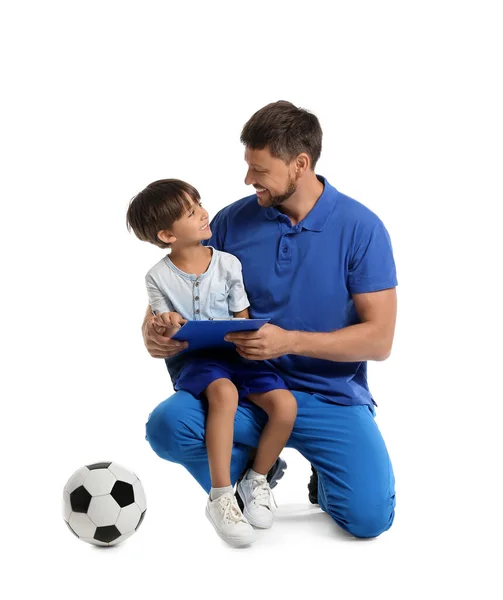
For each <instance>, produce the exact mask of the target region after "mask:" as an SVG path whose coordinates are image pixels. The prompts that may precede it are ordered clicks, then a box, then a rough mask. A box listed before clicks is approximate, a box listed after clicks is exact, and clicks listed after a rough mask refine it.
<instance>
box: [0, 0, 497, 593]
mask: <svg viewBox="0 0 503 600" xmlns="http://www.w3.org/2000/svg"><path fill="white" fill-rule="evenodd" d="M497 4H498V3H497V2H483V1H482V2H480V1H478V2H445V1H436V2H367V3H362V2H358V1H354V2H351V3H350V2H332V3H330V2H326V1H324V2H321V1H316V0H310V1H309V2H302V3H301V2H294V1H292V0H290V1H287V2H274V1H272V0H270V1H269V2H264V1H261V0H255V1H254V2H242V3H238V2H219V1H214V2H204V3H203V2H191V3H189V2H182V1H180V2H176V3H174V2H145V1H144V2H141V3H140V2H137V3H133V2H125V1H122V2H107V1H102V2H91V1H88V2H86V3H84V2H80V3H79V2H51V1H46V2H22V1H19V2H16V3H15V4H14V3H12V5H11V6H10V7H8V8H7V3H6V4H5V5H2V9H1V10H0V51H1V57H2V58H1V61H2V74H1V82H2V92H1V100H0V101H1V103H2V110H1V119H2V122H1V131H0V138H1V141H0V143H1V166H0V170H1V184H0V185H1V188H0V190H1V207H2V210H1V227H2V235H1V245H2V247H1V260H2V283H3V285H2V294H1V302H2V310H1V313H0V314H1V319H2V321H1V331H2V377H1V381H2V388H3V391H2V394H1V401H2V413H1V414H2V416H1V437H0V443H1V454H0V456H1V461H2V470H1V475H2V477H1V483H0V485H1V494H0V501H1V504H2V506H1V513H0V514H1V517H2V524H1V527H0V538H1V540H2V542H3V546H4V553H3V554H4V559H3V560H2V572H3V576H2V579H1V580H0V588H1V595H2V597H5V598H9V599H11V598H12V599H14V598H33V597H40V596H41V597H43V598H62V597H67V598H71V599H72V600H77V599H80V598H86V599H89V598H111V597H115V596H117V597H122V598H139V597H142V598H149V597H152V596H153V595H154V594H156V595H157V596H161V595H162V597H168V598H169V597H177V598H186V597H187V598H192V597H194V598H195V597H205V598H210V599H211V598H222V597H234V598H246V599H247V598H256V597H258V596H260V597H264V596H266V597H269V598H271V597H279V595H281V596H284V597H288V598H297V597H298V598H311V597H313V598H316V597H320V596H322V597H331V598H348V599H351V598H355V599H360V598H370V597H372V598H393V599H395V598H396V599H398V598H400V599H403V598H423V597H429V598H454V597H456V596H458V595H460V594H462V593H463V595H464V596H466V597H470V598H473V597H476V596H477V597H480V598H484V599H490V598H501V595H502V593H503V592H502V586H501V583H500V577H499V576H497V572H496V569H497V568H498V566H499V560H498V558H499V557H500V554H501V553H500V546H501V533H502V531H501V492H500V491H497V490H498V488H499V489H501V486H500V484H499V480H500V478H501V472H502V469H501V455H502V452H501V442H500V438H501V434H500V423H501V416H502V411H501V401H502V398H503V394H502V391H501V386H500V382H499V374H500V369H501V354H502V353H501V324H500V323H501V316H500V312H501V293H500V292H498V290H501V287H500V286H501V284H500V275H501V271H502V269H501V258H502V252H501V242H500V238H501V234H500V227H499V223H498V220H497V217H496V214H497V212H496V211H498V209H499V205H500V203H501V201H502V199H503V195H502V185H501V171H502V165H503V157H502V142H501V140H502V136H503V128H502V116H501V115H502V106H503V95H502V92H501V85H502V84H501V73H502V64H501V56H502V55H503V44H502V41H501V39H502V38H501V19H500V18H498V17H497V11H496V8H497ZM279 99H286V100H290V101H291V102H293V103H295V104H296V105H299V106H302V107H305V108H307V109H309V110H311V111H313V112H314V113H315V114H316V115H317V116H318V117H319V119H320V121H321V124H322V127H323V131H324V146H323V153H322V157H321V159H320V161H319V164H318V168H317V172H318V173H321V174H323V175H325V176H326V177H327V178H328V180H329V181H330V183H332V184H333V185H335V186H336V187H337V188H338V189H339V190H340V191H342V192H344V193H346V194H348V195H350V196H352V197H354V198H356V199H358V200H359V201H361V202H363V203H365V204H366V205H367V206H368V207H369V208H371V209H372V210H373V211H375V212H376V213H377V214H378V215H379V216H380V217H381V218H382V219H383V220H384V222H385V224H386V226H387V228H388V230H389V232H390V234H391V237H392V241H393V245H394V250H395V256H396V263H397V268H398V276H399V288H398V291H399V318H398V323H397V330H396V338H395V345H394V349H393V353H392V356H391V357H390V358H389V359H388V360H387V361H386V362H384V363H372V364H370V365H369V371H370V385H371V389H372V391H373V394H374V396H375V398H376V400H377V403H378V405H379V408H378V413H377V422H378V424H379V427H380V428H381V431H382V432H383V435H384V437H385V440H386V443H387V446H388V449H389V451H390V454H391V456H392V459H393V463H394V467H395V474H396V480H397V483H396V491H397V509H396V520H395V524H394V526H393V527H392V529H391V530H390V531H389V532H387V533H385V534H383V535H382V536H381V537H379V538H378V539H375V540H370V541H356V540H354V539H352V538H349V537H348V536H346V535H345V534H343V532H342V531H341V530H340V529H339V528H338V527H337V526H336V525H335V524H334V523H333V522H332V521H331V519H330V518H329V517H328V516H327V515H325V514H323V513H321V512H320V511H319V509H317V508H316V507H312V506H311V505H309V504H308V502H307V489H306V484H307V481H308V478H309V464H308V463H307V462H306V461H305V460H304V459H303V458H302V457H301V456H299V455H298V454H297V453H296V452H295V451H293V450H287V451H285V452H284V456H285V458H286V459H287V461H288V463H289V468H288V471H287V474H286V476H285V478H284V479H283V480H282V482H281V484H280V485H279V486H278V487H277V488H276V499H277V501H278V504H280V507H281V509H280V511H279V514H278V517H277V520H276V523H275V526H274V528H273V529H271V530H270V531H267V532H263V533H262V534H261V536H260V539H259V541H258V542H257V543H256V544H255V545H254V546H253V547H252V548H250V549H247V550H241V551H236V550H232V549H231V548H229V547H227V546H226V545H225V544H224V543H223V542H221V541H220V540H219V538H218V537H217V536H216V534H215V533H214V531H213V529H212V528H211V526H210V524H209V523H208V522H207V520H206V518H205V516H204V508H205V502H206V497H205V494H204V492H203V491H202V489H201V488H199V486H198V485H197V484H196V483H195V482H194V480H192V479H191V477H190V476H189V475H188V474H187V473H186V472H185V471H184V469H183V468H182V467H179V466H177V465H173V464H169V463H167V462H165V461H162V460H161V459H160V458H158V457H157V456H156V455H155V454H154V453H153V452H152V450H151V449H150V447H149V446H148V444H147V442H146V441H145V440H144V423H145V421H146V419H147V416H148V414H149V412H150V411H151V410H152V409H153V408H154V407H155V406H156V404H157V403H158V402H160V401H162V400H163V399H164V398H166V397H167V396H169V395H170V393H171V386H170V382H169V379H168V376H167V372H166V370H165V367H164V364H163V362H161V361H156V360H154V359H152V358H150V357H149V356H148V354H147V353H146V351H145V349H144V347H143V344H142V340H141V335H140V324H141V321H142V317H143V313H144V310H145V307H146V293H145V290H144V287H143V277H144V274H145V272H146V271H147V270H148V268H149V267H150V266H151V265H152V264H153V263H154V262H156V261H157V260H159V258H160V257H161V256H162V251H160V250H159V249H157V248H155V247H153V246H149V245H148V244H145V243H142V242H139V241H138V240H137V239H136V238H135V237H134V236H133V235H132V234H129V233H128V232H127V231H126V227H125V212H126V208H127V205H128V202H129V200H130V198H131V197H132V196H133V195H134V194H135V193H137V192H138V191H140V190H141V189H142V188H143V187H144V186H145V185H147V184H148V183H149V182H151V181H153V180H155V179H159V178H164V177H178V178H181V179H185V180H187V181H189V182H190V183H192V184H193V185H195V186H196V187H197V188H198V189H199V191H200V192H201V195H202V197H203V200H204V202H205V204H206V206H207V207H208V208H209V210H210V212H211V214H214V213H215V212H216V211H217V210H218V209H220V208H221V207H223V206H224V205H226V204H228V203H229V202H232V201H234V200H236V199H238V198H240V197H242V196H244V195H247V194H248V193H250V191H249V188H246V187H245V185H244V182H243V179H244V175H245V163H244V160H243V148H242V147H241V145H240V142H239V133H240V131H241V127H242V126H243V124H244V123H245V122H246V120H247V119H248V118H249V117H250V116H251V115H252V114H253V112H255V111H256V110H257V109H259V108H260V107H262V106H263V105H265V104H267V103H269V102H271V101H275V100H279ZM101 460H114V461H117V462H119V463H121V464H124V465H125V466H128V467H129V468H131V469H133V470H134V471H135V472H136V473H137V474H138V475H139V477H140V479H141V480H142V482H143V484H144V487H145V491H146V494H147V502H148V511H147V515H146V518H145V521H144V523H143V525H142V527H141V529H140V530H139V531H138V533H137V534H135V536H133V537H132V538H130V539H129V540H127V541H126V542H125V543H124V544H123V545H122V546H119V547H116V548H114V549H109V550H105V551H103V550H99V549H95V548H94V547H92V546H89V545H87V544H84V543H81V542H79V541H78V540H76V539H75V538H74V537H73V536H72V535H71V534H70V533H69V531H68V530H67V528H66V526H65V525H64V523H63V520H62V517H61V512H60V509H61V506H60V504H61V494H62V488H63V486H64V484H65V483H66V480H67V479H68V478H69V477H70V475H71V474H72V473H73V472H74V471H75V470H76V469H77V468H78V467H80V466H81V465H83V464H86V463H87V464H88V463H91V462H94V461H101ZM6 590H10V591H8V592H7V591H6Z"/></svg>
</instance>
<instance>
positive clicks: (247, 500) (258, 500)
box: [238, 475, 278, 529]
mask: <svg viewBox="0 0 503 600" xmlns="http://www.w3.org/2000/svg"><path fill="white" fill-rule="evenodd" d="M238 493H239V495H240V496H241V500H242V501H243V514H244V516H245V518H246V519H247V520H248V522H249V523H250V524H251V525H253V526H254V527H259V528H260V529H269V527H271V526H272V522H273V520H274V508H273V504H274V506H275V507H276V508H277V506H278V505H277V504H276V501H275V500H274V496H273V495H272V491H271V488H270V487H269V483H268V482H267V478H266V476H265V475H262V476H260V477H257V478H254V479H247V478H246V475H245V476H244V477H243V479H241V481H240V482H239V484H238Z"/></svg>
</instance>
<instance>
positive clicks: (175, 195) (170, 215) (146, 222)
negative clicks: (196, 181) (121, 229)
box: [126, 179, 201, 248]
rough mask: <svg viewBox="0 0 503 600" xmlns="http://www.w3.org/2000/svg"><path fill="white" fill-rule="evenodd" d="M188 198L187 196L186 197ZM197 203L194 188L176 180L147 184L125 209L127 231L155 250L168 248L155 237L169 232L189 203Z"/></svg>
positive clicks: (198, 199)
mask: <svg viewBox="0 0 503 600" xmlns="http://www.w3.org/2000/svg"><path fill="white" fill-rule="evenodd" d="M187 196H188V197H187ZM188 198H190V199H191V200H192V203H195V202H199V201H200V200H201V196H200V195H199V192H198V191H197V190H196V188H195V187H192V186H191V185H190V184H188V183H185V181H180V179H159V180H158V181H154V182H153V183H151V184H149V185H147V187H146V188H145V189H144V190H143V191H141V192H140V193H139V194H137V195H136V196H134V198H132V200H131V202H130V203H129V208H128V210H127V216H126V225H127V228H128V231H131V229H132V230H133V231H134V233H135V235H136V237H137V238H139V239H140V240H142V241H144V242H150V243H151V244H155V245H156V246H159V248H169V247H170V244H166V243H165V242H163V241H161V240H160V239H159V238H158V237H157V233H158V232H159V231H162V230H163V229H171V227H172V225H173V223H174V222H175V221H178V219H180V218H181V217H182V216H183V215H184V213H185V211H187V210H188V209H190V207H191V206H192V203H191V202H190V201H189V199H188Z"/></svg>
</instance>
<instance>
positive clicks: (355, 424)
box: [288, 392, 395, 538]
mask: <svg viewBox="0 0 503 600" xmlns="http://www.w3.org/2000/svg"><path fill="white" fill-rule="evenodd" d="M294 396H295V398H296V400H297V405H298V413H297V419H296V421H295V426H294V429H293V432H292V435H291V436H290V440H289V442H288V446H290V447H293V448H296V449H297V450H298V451H299V452H300V453H301V454H302V455H303V456H304V457H305V458H306V459H307V460H308V461H309V462H310V463H311V464H312V465H313V466H314V467H315V469H316V470H317V472H318V480H319V487H318V490H319V503H320V507H321V508H322V509H323V510H324V511H325V512H327V513H329V514H330V515H331V516H332V518H333V519H334V520H335V521H336V522H337V523H338V524H339V525H340V526H341V527H342V528H343V529H345V530H346V531H348V532H349V533H351V534H353V535H354V536H356V537H362V538H367V537H376V536H378V535H379V534H380V533H382V532H383V531H386V530H387V529H389V528H390V527H391V525H392V523H393V518H394V508H395V488H394V476H393V469H392V466H391V461H390V458H389V455H388V452H387V449H386V446H385V443H384V440H383V438H382V436H381V433H380V431H379V429H378V427H377V424H376V423H375V420H374V415H373V409H372V407H369V406H366V405H365V406H361V405H360V406H343V405H340V404H334V403H332V402H330V401H328V400H326V399H325V398H323V397H321V396H319V395H318V394H307V393H303V392H294Z"/></svg>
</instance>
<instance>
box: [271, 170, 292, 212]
mask: <svg viewBox="0 0 503 600" xmlns="http://www.w3.org/2000/svg"><path fill="white" fill-rule="evenodd" d="M296 191H297V184H296V182H295V181H294V180H293V179H290V177H288V185H287V188H286V191H285V193H284V194H281V196H273V195H272V194H271V199H270V200H269V202H268V203H267V206H268V207H271V206H274V207H276V206H279V205H280V204H283V202H285V201H286V200H288V198H290V197H291V196H293V194H295V192H296ZM269 193H270V192H269Z"/></svg>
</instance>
